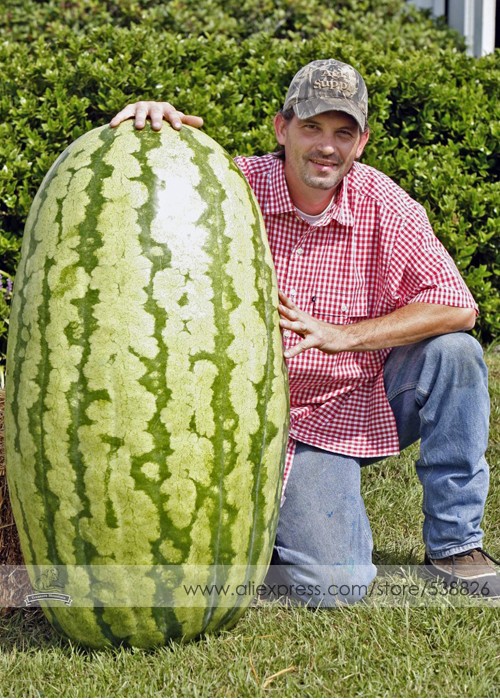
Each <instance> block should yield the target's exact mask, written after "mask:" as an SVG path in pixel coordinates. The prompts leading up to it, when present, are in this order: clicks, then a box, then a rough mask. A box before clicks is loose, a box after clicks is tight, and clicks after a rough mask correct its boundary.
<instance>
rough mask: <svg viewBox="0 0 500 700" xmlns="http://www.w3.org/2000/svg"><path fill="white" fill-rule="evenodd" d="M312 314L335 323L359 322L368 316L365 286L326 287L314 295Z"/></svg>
mask: <svg viewBox="0 0 500 700" xmlns="http://www.w3.org/2000/svg"><path fill="white" fill-rule="evenodd" d="M312 315H313V316H314V317H315V318H317V319H319V320H321V321H326V322H327V323H331V324H334V325H345V324H348V323H357V322H358V321H361V320H362V319H364V318H368V298H367V295H366V292H365V290H364V288H363V287H357V288H355V289H352V290H350V289H334V288H324V289H320V290H318V292H317V293H316V294H314V296H313V313H312Z"/></svg>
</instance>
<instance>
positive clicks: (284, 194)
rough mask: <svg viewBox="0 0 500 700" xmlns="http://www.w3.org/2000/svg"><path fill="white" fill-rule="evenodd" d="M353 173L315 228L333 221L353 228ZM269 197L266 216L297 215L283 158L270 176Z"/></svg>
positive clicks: (276, 163) (342, 183)
mask: <svg viewBox="0 0 500 700" xmlns="http://www.w3.org/2000/svg"><path fill="white" fill-rule="evenodd" d="M350 174H351V171H349V172H348V173H347V175H346V176H345V177H344V178H343V180H342V182H341V183H340V187H339V189H338V190H337V193H336V196H335V197H334V198H333V200H332V202H331V203H330V205H329V207H328V209H327V210H326V211H325V214H324V216H323V217H322V218H321V219H320V220H319V221H318V222H317V223H316V224H315V226H327V225H328V224H330V223H331V221H332V219H334V220H335V221H338V223H339V224H341V225H342V226H353V224H354V217H353V214H352V211H351V207H350V205H349V197H348V189H349V177H350ZM268 187H269V190H268V192H269V196H268V197H267V198H266V203H265V205H264V208H263V213H264V214H286V213H287V212H294V213H295V205H294V204H293V202H292V200H291V198H290V193H289V191H288V187H287V184H286V180H285V164H284V161H283V160H281V158H275V159H274V162H273V164H272V166H271V168H270V169H269V174H268Z"/></svg>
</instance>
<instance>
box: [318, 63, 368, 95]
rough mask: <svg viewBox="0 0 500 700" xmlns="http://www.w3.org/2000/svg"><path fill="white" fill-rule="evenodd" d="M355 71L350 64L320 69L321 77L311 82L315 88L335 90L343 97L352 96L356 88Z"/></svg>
mask: <svg viewBox="0 0 500 700" xmlns="http://www.w3.org/2000/svg"><path fill="white" fill-rule="evenodd" d="M357 82H358V81H357V76H356V71H355V70H354V68H351V66H348V65H343V66H338V67H335V68H334V69H333V70H328V69H327V68H325V69H324V70H322V71H321V78H318V79H316V80H315V81H314V83H313V88H314V89H316V90H325V89H326V90H336V91H338V92H340V93H342V95H343V96H344V97H353V96H354V95H355V94H356V91H357V89H358V84H357Z"/></svg>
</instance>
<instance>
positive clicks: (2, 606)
mask: <svg viewBox="0 0 500 700" xmlns="http://www.w3.org/2000/svg"><path fill="white" fill-rule="evenodd" d="M4 407H5V392H4V391H3V390H1V389H0V616H1V615H6V614H7V613H9V612H11V611H13V610H14V609H15V608H16V607H19V606H22V605H23V601H24V598H25V596H26V595H27V594H28V593H30V592H31V585H30V583H29V579H28V574H27V572H26V569H25V567H24V562H23V555H22V554H21V547H20V545H19V535H18V534H17V528H16V525H15V523H14V517H13V515H12V509H11V506H10V499H9V491H8V488H7V476H6V473H5V472H6V464H5V447H4V445H5V443H4ZM3 565H5V567H9V568H5V569H4V568H3Z"/></svg>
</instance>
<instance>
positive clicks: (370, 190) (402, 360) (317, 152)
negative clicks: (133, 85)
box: [111, 59, 500, 606]
mask: <svg viewBox="0 0 500 700" xmlns="http://www.w3.org/2000/svg"><path fill="white" fill-rule="evenodd" d="M367 115H368V97H367V90H366V86H365V83H364V81H363V78H362V77H361V75H360V74H359V73H358V72H357V71H356V70H355V69H354V68H353V67H352V66H349V65H347V64H345V63H341V62H340V61H336V60H333V59H326V60H319V61H313V62H312V63H310V64H308V65H307V66H305V67H303V68H302V69H301V70H299V72H298V73H297V74H296V75H295V77H294V78H293V80H292V82H291V84H290V87H289V90H288V93H287V96H286V99H285V102H284V105H283V109H282V110H281V111H280V113H279V114H277V115H276V117H275V119H274V129H275V133H276V138H277V141H278V143H279V145H280V146H281V151H280V152H278V153H274V154H267V155H264V156H254V157H238V158H236V163H237V165H238V166H239V167H240V169H241V171H242V172H243V174H244V175H245V177H246V178H247V180H248V182H249V183H250V186H251V187H252V189H253V191H254V193H255V195H256V197H257V199H258V201H259V203H260V206H261V209H262V213H263V216H264V220H265V224H266V230H267V234H268V238H269V243H270V246H271V251H272V253H273V258H274V263H275V266H276V272H277V276H278V283H279V286H280V289H281V292H280V306H279V313H280V325H281V328H282V330H283V341H284V346H285V357H286V358H287V362H288V370H289V379H290V396H291V429H290V439H289V447H288V454H287V464H286V469H285V482H286V488H285V498H284V502H283V504H282V508H281V512H280V519H279V524H278V532H277V537H276V543H275V549H274V555H273V563H274V564H280V565H281V566H280V567H279V572H280V574H279V577H280V578H279V580H280V581H281V582H284V583H286V585H287V587H288V590H289V591H290V594H291V595H292V596H293V595H294V593H295V595H296V596H297V597H298V598H301V599H302V600H303V601H304V602H308V603H309V604H312V605H323V606H329V605H335V604H336V603H337V602H338V601H343V602H354V601H356V600H358V599H359V598H360V597H362V596H363V592H364V591H366V588H367V586H368V584H369V583H370V582H371V581H372V579H373V578H374V576H375V574H376V569H375V567H374V566H373V564H372V558H371V557H372V537H371V531H370V525H369V523H368V519H367V516H366V513H365V508H364V504H363V500H362V497H361V493H360V470H361V466H362V464H364V463H367V462H368V461H372V462H373V461H376V460H377V459H381V458H383V457H384V456H387V455H391V454H397V453H398V452H399V450H400V449H404V448H405V447H406V446H408V445H410V444H411V443H413V442H415V441H416V440H418V439H419V438H420V439H421V449H420V458H419V460H418V461H417V463H416V467H417V473H418V476H419V478H420V481H421V483H422V486H423V494H424V498H423V511H424V516H425V519H424V528H423V536H424V541H425V545H426V557H425V563H426V569H427V573H428V575H430V576H435V577H440V578H442V579H444V581H445V582H446V583H447V584H454V585H458V586H460V587H462V588H463V589H464V590H465V592H467V593H469V594H472V595H482V596H487V597H500V576H498V574H497V572H496V570H495V568H494V567H493V565H492V563H491V562H492V561H494V560H492V558H491V557H490V556H489V555H487V554H486V553H485V552H484V550H482V538H483V532H482V530H481V527H480V522H481V519H482V515H483V509H484V503H485V499H486V495H487V491H488V465H487V463H486V461H485V458H484V452H485V449H486V445H487V440H488V416H489V397H488V389H487V371H486V368H485V365H484V362H483V358H482V351H481V348H480V346H479V344H478V343H477V342H476V341H475V340H474V339H473V338H472V337H471V336H470V335H468V334H467V333H465V332H464V331H469V330H470V329H471V328H472V327H473V326H474V323H475V318H476V313H477V307H476V304H475V302H474V299H473V298H472V296H471V294H470V292H469V291H468V289H467V287H466V286H465V284H464V283H463V281H462V279H461V277H460V275H459V273H458V271H457V269H456V267H455V265H454V263H453V262H452V260H451V258H450V256H449V255H448V253H447V252H446V251H445V249H444V248H443V246H442V245H441V244H440V243H439V241H438V240H437V239H436V237H435V236H434V234H433V232H432V229H431V227H430V224H429V221H428V218H427V216H426V214H425V210H424V209H423V207H422V206H420V205H419V204H417V203H416V202H415V201H413V200H412V199H411V198H410V197H409V196H408V195H407V194H406V193H405V192H404V191H403V190H401V189H400V188H399V187H398V186H397V185H396V184H395V183H394V182H392V181H391V180H390V179H389V178H388V177H386V176H385V175H383V174H382V173H380V172H379V171H377V170H376V169H374V168H371V167H369V166H366V165H362V164H360V163H358V162H357V160H358V159H359V158H360V157H361V155H362V153H363V150H364V148H365V146H366V143H367V141H368V138H369V129H368V122H367ZM127 118H134V119H135V125H136V127H137V128H143V127H144V125H145V122H146V119H147V118H149V119H150V120H151V124H152V127H153V129H160V128H161V125H162V121H163V119H166V120H168V121H169V122H170V123H171V125H172V126H173V127H174V128H177V129H178V128H181V125H182V124H183V123H185V124H190V125H192V126H195V127H200V126H201V125H202V120H201V119H200V118H199V117H196V116H193V115H185V114H183V113H182V112H178V111H177V110H175V108H174V107H173V106H172V105H170V104H169V103H154V102H139V103H136V104H133V105H129V106H127V107H126V108H125V109H124V110H122V111H121V112H120V113H119V114H118V115H116V116H115V117H114V119H113V120H112V121H111V126H116V125H117V124H119V123H120V122H121V121H123V120H124V119H127ZM276 570H278V567H273V571H276ZM301 587H302V588H301ZM297 591H302V594H299V593H297Z"/></svg>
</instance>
